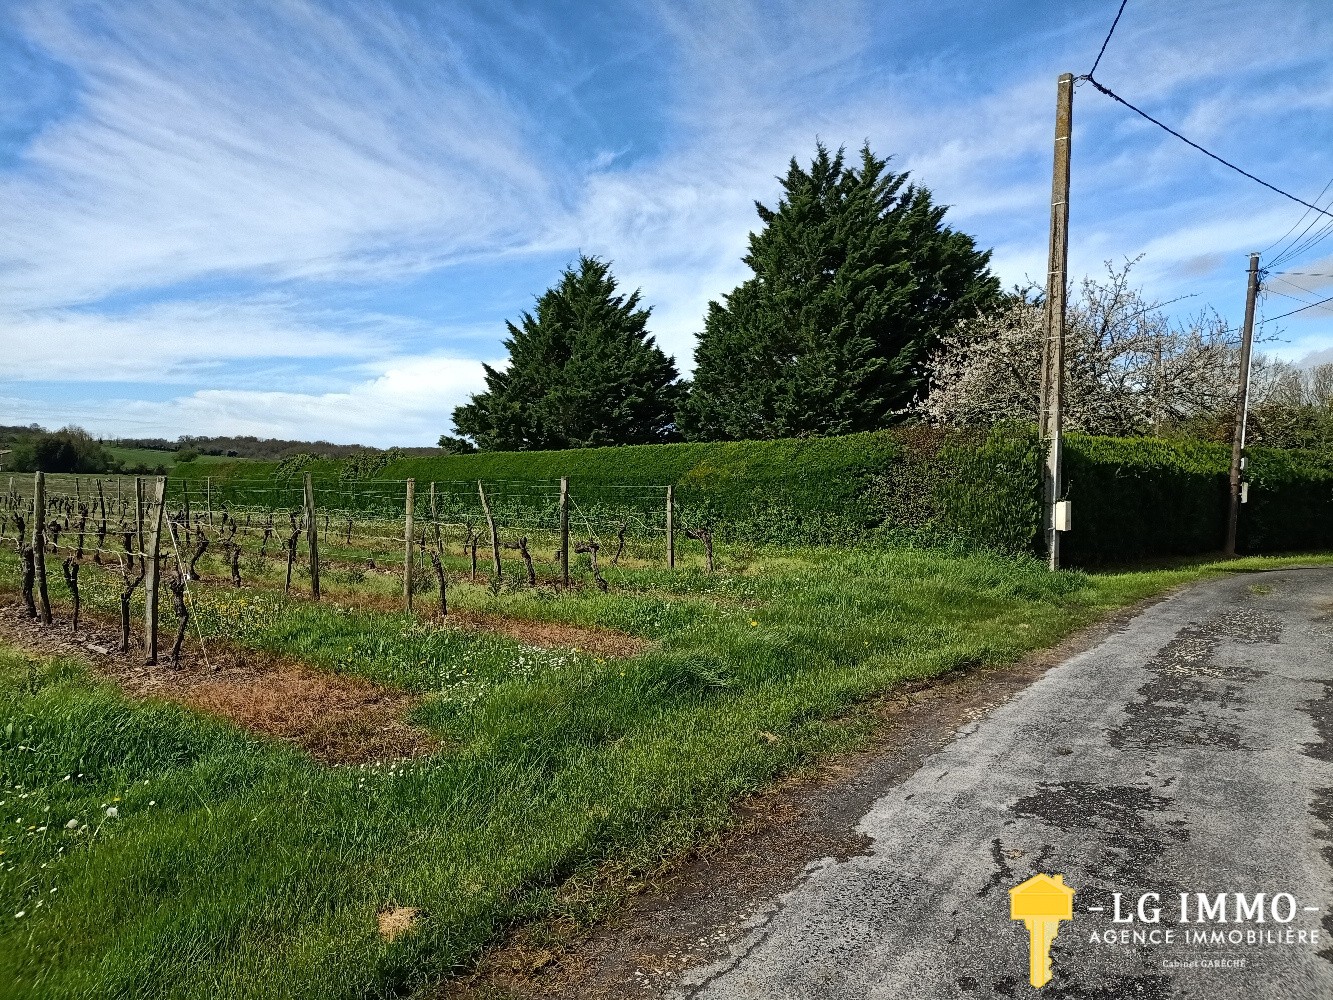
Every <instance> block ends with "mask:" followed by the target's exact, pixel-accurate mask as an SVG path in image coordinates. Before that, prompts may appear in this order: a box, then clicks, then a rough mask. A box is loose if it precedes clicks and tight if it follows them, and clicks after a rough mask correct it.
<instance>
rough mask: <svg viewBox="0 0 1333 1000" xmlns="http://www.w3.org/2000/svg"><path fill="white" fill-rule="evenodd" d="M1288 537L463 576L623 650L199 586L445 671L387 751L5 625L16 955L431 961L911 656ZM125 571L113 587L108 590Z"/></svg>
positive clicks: (151, 973)
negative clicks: (270, 726)
mask: <svg viewBox="0 0 1333 1000" xmlns="http://www.w3.org/2000/svg"><path fill="white" fill-rule="evenodd" d="M1296 561H1297V560H1295V559H1288V560H1281V559H1271V558H1265V559H1247V560H1240V561H1236V562H1230V563H1226V564H1202V563H1201V564H1194V565H1184V566H1176V567H1172V568H1166V569H1157V570H1152V571H1145V572H1124V573H1117V574H1108V575H1099V576H1091V575H1086V574H1083V573H1057V574H1048V573H1046V572H1045V570H1044V569H1043V568H1042V567H1041V566H1040V565H1038V564H1037V563H1036V562H1035V561H1032V560H1020V559H1006V558H1001V557H998V556H989V555H969V556H956V555H946V554H942V553H939V552H933V551H924V550H892V551H882V550H870V549H862V550H852V551H841V552H839V551H832V550H768V551H760V552H758V553H754V554H752V555H750V556H748V557H746V558H738V559H731V560H728V561H726V562H725V563H724V572H721V573H718V574H712V575H710V574H706V573H702V572H694V571H685V572H680V573H677V574H668V573H666V572H664V571H660V570H653V569H637V570H631V571H627V572H626V573H625V574H624V575H623V577H621V578H619V579H618V581H617V587H616V589H614V590H612V591H611V592H610V593H607V594H602V593H599V592H597V591H596V590H585V591H579V592H577V593H575V594H574V595H571V596H567V597H563V596H562V597H557V596H555V595H553V594H551V593H549V592H545V591H530V590H526V589H520V590H513V591H510V590H500V591H498V592H497V591H494V590H492V589H490V588H487V587H484V586H481V585H477V586H467V585H462V586H459V587H458V588H457V590H456V592H451V599H452V600H453V601H454V602H455V604H456V605H457V606H459V607H466V608H471V609H476V610H479V611H484V612H488V613H500V614H505V615H509V616H514V617H527V618H534V619H541V620H547V621H561V622H566V623H569V624H577V625H585V626H598V627H603V628H615V629H619V630H622V631H625V632H629V633H632V634H634V635H638V636H642V637H644V638H646V639H650V640H652V641H653V643H654V645H653V647H652V648H651V649H650V650H648V651H647V652H644V653H642V654H640V655H637V656H634V657H631V658H626V659H607V658H604V657H598V656H595V655H590V654H585V653H578V652H574V651H572V650H570V651H560V650H545V651H542V650H534V649H532V648H530V647H526V646H523V645H521V644H519V643H517V642H516V641H514V640H513V639H510V638H508V637H505V636H498V635H489V634H484V633H476V632H468V631H463V630H455V629H445V628H441V627H440V626H439V625H438V624H437V623H432V622H430V621H424V620H419V619H413V618H409V617H408V616H405V615H401V614H383V613H377V612H374V611H371V610H365V609H353V608H347V607H339V606H336V604H335V603H333V602H325V603H321V604H318V605H315V604H310V603H308V602H305V601H302V600H297V599H285V598H282V597H281V596H280V595H279V594H276V593H272V592H269V591H263V590H241V591H234V592H224V591H208V592H205V593H204V594H203V595H202V596H201V597H200V598H199V604H198V617H199V620H200V622H201V624H202V625H203V627H204V628H205V630H206V631H207V632H208V633H211V634H215V635H216V634H225V635H228V636H229V637H230V638H231V640H232V641H233V642H237V643H240V644H243V645H248V646H253V647H256V648H265V649H270V650H273V651H276V652H281V653H284V654H289V655H296V656H299V657H301V658H302V659H304V660H306V661H307V662H309V663H311V664H313V665H315V666H318V667H322V668H324V669H330V670H336V671H341V672H347V673H355V674H361V675H364V676H368V677H371V678H373V679H375V680H378V681H381V682H383V683H387V684H391V685H395V686H398V687H402V688H405V689H409V690H413V691H417V692H421V693H422V694H423V695H424V698H423V701H422V703H421V706H420V707H419V708H418V709H417V714H416V721H417V722H418V723H420V724H422V725H424V726H426V727H428V728H429V729H431V730H432V731H433V732H434V733H435V734H436V735H437V736H438V737H439V738H440V741H441V746H442V747H443V748H444V749H442V750H441V751H439V752H437V753H435V754H432V755H429V756H426V757H422V758H417V759H415V760H413V761H411V762H410V763H404V764H390V765H382V766H374V767H355V768H330V767H323V766H320V765H318V764H316V763H314V762H312V761H311V760H310V759H309V758H307V757H306V756H304V755H303V754H301V753H300V752H298V751H295V750H292V749H289V748H286V747H283V746H281V745H278V744H274V743H270V742H263V741H259V740H256V739H252V738H249V737H246V736H244V735H243V734H241V733H240V732H239V731H237V730H235V729H233V728H231V727H230V726H228V725H226V724H225V723H223V722H220V721H218V720H214V719H210V718H208V717H205V716H201V715H198V714H194V713H192V712H190V711H188V710H186V709H182V708H180V707H178V706H174V705H169V704H164V703H159V702H154V701H132V700H129V699H127V698H126V697H125V696H124V695H122V694H121V693H120V692H119V690H118V689H116V688H114V687H113V686H111V685H110V684H109V683H107V682H105V681H103V680H99V679H98V678H97V677H95V676H94V675H93V674H92V673H91V672H90V671H89V669H88V668H87V667H86V666H85V665H83V664H82V663H80V662H79V661H77V660H73V659H63V658H56V659H42V660H34V659H32V658H30V657H28V656H26V655H24V654H22V653H20V652H17V651H13V650H9V651H4V652H3V653H0V852H3V853H0V984H4V989H5V990H6V992H5V993H4V995H5V996H6V997H15V998H37V997H41V998H65V997H71V998H72V997H86V996H98V997H131V996H132V997H199V998H210V1000H211V998H212V997H215V996H226V997H229V998H232V997H235V998H260V997H263V998H278V997H283V998H295V997H299V998H312V1000H313V998H317V997H318V998H362V997H389V996H401V995H405V994H410V993H412V992H414V991H419V990H426V989H428V988H429V987H430V985H431V984H432V983H435V982H437V981H439V980H440V979H441V978H442V977H444V976H446V975H448V974H449V972H450V970H453V969H456V968H458V967H460V966H462V965H464V964H465V963H467V962H469V961H470V960H471V959H472V958H473V957H474V956H475V955H476V953H477V952H478V950H479V949H481V948H482V947H484V946H485V944H486V943H487V942H489V941H492V940H494V939H495V937H496V936H497V934H498V933H499V932H500V931H501V930H502V929H503V928H504V927H505V926H508V925H510V924H512V923H514V922H516V921H522V920H525V919H529V918H532V917H537V916H546V915H552V914H556V913H560V912H565V911H572V912H571V913H570V915H572V916H575V917H580V916H584V917H586V916H587V915H588V914H589V912H591V911H595V909H596V908H597V907H599V906H604V905H606V904H607V903H609V902H610V901H611V897H610V896H608V895H607V894H606V893H605V892H603V893H598V892H592V893H586V892H583V893H581V892H571V891H568V887H569V885H570V884H571V883H573V884H575V885H577V884H579V883H580V882H588V881H591V880H592V879H593V876H594V874H595V873H596V872H597V871H598V870H599V869H600V868H601V866H603V865H605V864H606V863H607V862H611V863H614V864H616V865H618V866H620V867H621V868H622V869H624V870H631V871H632V870H639V869H644V868H648V867H650V866H652V865H653V864H654V863H655V861H656V860H657V859H659V858H661V857H662V856H663V855H667V854H671V853H674V852H677V851H679V850H681V849H683V848H684V847H686V846H687V845H689V844H690V843H692V842H694V841H696V840H697V839H698V838H699V837H701V836H704V835H706V834H707V833H708V832H709V831H712V830H715V829H717V828H719V827H720V826H722V825H724V824H725V823H726V822H727V819H728V806H729V803H730V802H731V801H732V800H734V798H735V797H736V796H738V795H740V794H743V793H745V792H748V791H751V790H754V789H757V788H759V787H762V786H763V785H764V784H766V783H767V782H769V781H771V780H772V779H773V778H774V777H775V776H777V775H779V774H781V773H783V772H785V771H790V770H792V769H794V768H796V767H799V766H801V765H802V764H804V763H806V762H809V761H810V760H812V759H813V758H815V757H816V756H817V755H819V754H823V753H827V752H830V751H836V750H840V749H846V748H849V747H851V746H854V745H856V744H858V743H859V742H861V741H862V740H863V739H864V738H865V736H866V734H867V731H868V730H867V727H868V726H869V725H871V722H870V720H869V718H868V717H866V716H865V715H862V714H860V713H858V712H856V711H855V706H856V705H857V703H858V702H860V701H862V700H863V699H865V698H867V697H869V696H871V695H873V694H875V693H878V692H880V691H883V690H885V689H888V688H891V687H892V686H893V685H894V684H895V683H897V682H900V681H902V680H905V679H911V678H923V677H931V676H936V675H939V674H941V673H943V672H946V671H949V670H952V669H955V668H959V667H965V666H967V665H969V664H975V663H983V662H1003V661H1008V660H1013V659H1015V658H1017V657H1019V656H1021V655H1022V654H1024V653H1025V652H1027V651H1029V650H1032V649H1036V648H1040V647H1044V646H1048V645H1051V644H1053V643H1054V642H1056V641H1057V640H1058V639H1059V638H1060V637H1062V636H1064V635H1065V634H1067V633H1068V632H1070V631H1071V630H1073V629H1075V628H1077V627H1079V626H1081V625H1084V624H1087V623H1088V622H1090V621H1092V620H1094V619H1095V618H1097V617H1098V616H1100V615H1102V614H1104V613H1105V612H1107V611H1109V610H1111V609H1114V608H1117V607H1121V606H1123V605H1125V604H1128V603H1131V602H1133V601H1135V600H1138V599H1140V598H1142V597H1145V596H1148V595H1150V594H1152V593H1155V592H1159V591H1161V590H1163V589H1165V588H1167V587H1170V586H1173V585H1175V584H1178V583H1184V582H1188V581H1190V580H1194V579H1199V578H1200V577H1203V576H1206V575H1209V574H1213V573H1218V572H1229V571H1235V570H1241V569H1259V568H1269V567H1272V568H1276V567H1280V566H1284V565H1291V564H1293V563H1294V562H1296ZM1299 561H1303V562H1310V561H1315V560H1313V559H1303V560H1299ZM1321 561H1325V562H1327V561H1328V560H1327V559H1323V560H1321ZM4 567H5V568H3V569H0V572H3V573H5V574H10V573H12V570H13V565H12V560H10V561H6V562H5V564H4ZM101 586H102V584H97V583H93V582H92V581H90V586H89V597H88V600H89V602H90V604H91V605H92V606H94V607H97V606H100V605H101V604H103V603H106V602H108V601H111V600H114V595H113V594H112V593H111V591H110V583H109V582H108V583H107V584H106V585H105V586H106V588H107V592H106V593H105V594H104V593H102V591H101V590H100V589H99V587H101ZM562 886H563V887H564V889H562ZM575 901H577V902H575ZM394 908H411V909H413V910H415V911H416V913H417V915H418V916H417V919H416V920H415V922H414V923H413V925H412V926H411V928H410V930H406V931H402V930H401V929H400V930H399V932H397V933H396V934H395V936H393V938H392V940H389V939H387V938H386V937H385V936H384V935H382V934H381V932H380V926H379V915H380V913H381V912H385V911H391V910H393V911H394V912H397V911H396V910H394ZM589 908H590V909H589Z"/></svg>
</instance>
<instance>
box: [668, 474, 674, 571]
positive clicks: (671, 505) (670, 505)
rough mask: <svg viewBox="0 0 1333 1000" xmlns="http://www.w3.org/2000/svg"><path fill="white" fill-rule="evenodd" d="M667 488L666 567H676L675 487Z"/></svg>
mask: <svg viewBox="0 0 1333 1000" xmlns="http://www.w3.org/2000/svg"><path fill="white" fill-rule="evenodd" d="M666 490H667V523H666V536H667V569H675V568H676V487H674V486H668V487H667V488H666Z"/></svg>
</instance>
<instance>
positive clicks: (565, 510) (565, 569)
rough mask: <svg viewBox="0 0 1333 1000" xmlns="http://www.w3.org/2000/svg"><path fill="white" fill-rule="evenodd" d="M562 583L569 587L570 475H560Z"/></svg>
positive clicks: (566, 587) (563, 585)
mask: <svg viewBox="0 0 1333 1000" xmlns="http://www.w3.org/2000/svg"><path fill="white" fill-rule="evenodd" d="M560 585H561V586H562V587H564V588H565V589H566V590H568V589H569V477H568V476H561V477H560Z"/></svg>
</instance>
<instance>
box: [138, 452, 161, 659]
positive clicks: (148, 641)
mask: <svg viewBox="0 0 1333 1000" xmlns="http://www.w3.org/2000/svg"><path fill="white" fill-rule="evenodd" d="M166 496H167V480H166V477H165V476H159V477H158V480H157V488H156V489H155V490H154V491H153V503H152V506H151V507H150V508H149V510H148V550H147V551H146V552H145V553H144V567H145V569H144V595H143V596H144V635H143V641H144V647H145V652H146V653H147V655H146V656H145V657H144V663H145V664H147V665H149V666H152V665H153V664H155V663H157V593H158V584H159V583H160V582H161V576H162V572H161V570H162V567H161V565H160V563H159V559H158V556H159V553H160V551H161V548H162V508H163V507H165V506H166Z"/></svg>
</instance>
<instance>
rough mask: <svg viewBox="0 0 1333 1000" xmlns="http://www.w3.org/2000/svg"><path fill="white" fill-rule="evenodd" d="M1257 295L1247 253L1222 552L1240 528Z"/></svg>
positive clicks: (1254, 262)
mask: <svg viewBox="0 0 1333 1000" xmlns="http://www.w3.org/2000/svg"><path fill="white" fill-rule="evenodd" d="M1258 297H1259V255H1258V254H1257V253H1252V254H1250V280H1249V285H1248V287H1247V288H1246V290H1245V329H1244V331H1243V332H1242V333H1241V339H1240V383H1239V385H1238V387H1237V389H1236V426H1235V429H1234V430H1233V432H1232V435H1231V509H1230V510H1229V511H1228V512H1227V544H1226V548H1225V549H1224V550H1223V552H1224V554H1225V555H1228V556H1234V555H1235V554H1236V535H1237V533H1238V529H1239V527H1240V498H1241V477H1242V476H1243V475H1244V473H1245V418H1246V417H1247V416H1248V415H1249V409H1250V345H1251V344H1252V343H1254V300H1255V299H1257V298H1258Z"/></svg>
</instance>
